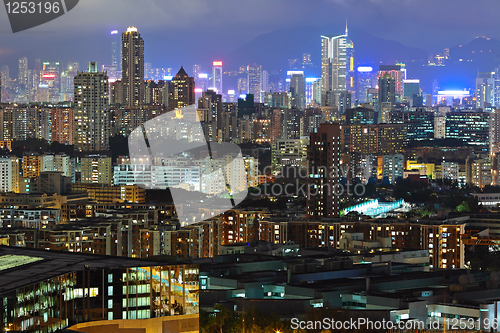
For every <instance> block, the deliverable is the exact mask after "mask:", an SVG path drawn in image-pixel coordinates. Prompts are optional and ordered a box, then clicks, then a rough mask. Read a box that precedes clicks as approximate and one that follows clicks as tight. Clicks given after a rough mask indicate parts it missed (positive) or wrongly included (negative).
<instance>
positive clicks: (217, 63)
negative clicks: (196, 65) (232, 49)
mask: <svg viewBox="0 0 500 333" xmlns="http://www.w3.org/2000/svg"><path fill="white" fill-rule="evenodd" d="M212 65H213V66H214V67H222V61H214V62H213V63H212Z"/></svg>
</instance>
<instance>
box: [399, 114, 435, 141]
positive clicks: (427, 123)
mask: <svg viewBox="0 0 500 333" xmlns="http://www.w3.org/2000/svg"><path fill="white" fill-rule="evenodd" d="M404 123H405V124H406V135H407V140H408V141H420V140H428V139H432V138H434V112H430V111H425V110H423V109H420V110H417V111H409V112H404Z"/></svg>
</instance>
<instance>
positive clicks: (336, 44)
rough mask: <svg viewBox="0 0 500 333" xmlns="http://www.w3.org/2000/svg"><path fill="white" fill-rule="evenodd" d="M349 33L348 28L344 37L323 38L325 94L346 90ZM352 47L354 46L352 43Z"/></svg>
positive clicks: (322, 73)
mask: <svg viewBox="0 0 500 333" xmlns="http://www.w3.org/2000/svg"><path fill="white" fill-rule="evenodd" d="M347 33H348V32H347V26H346V29H345V34H344V35H328V36H321V78H322V83H323V92H326V91H344V90H346V77H347V76H346V74H347V73H346V72H347V45H348V41H347ZM350 45H351V46H352V43H350ZM351 48H352V47H351Z"/></svg>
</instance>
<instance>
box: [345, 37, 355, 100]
mask: <svg viewBox="0 0 500 333" xmlns="http://www.w3.org/2000/svg"><path fill="white" fill-rule="evenodd" d="M355 76H356V69H355V65H354V44H353V42H352V41H351V40H349V39H348V40H347V43H346V90H347V91H349V92H350V93H352V94H355V93H356V82H355Z"/></svg>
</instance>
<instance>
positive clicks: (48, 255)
mask: <svg viewBox="0 0 500 333" xmlns="http://www.w3.org/2000/svg"><path fill="white" fill-rule="evenodd" d="M183 263H187V262H177V261H166V260H151V259H135V258H126V257H116V256H104V255H95V254H82V253H73V252H62V251H46V250H39V249H29V248H20V247H11V246H0V293H4V292H7V291H11V290H15V289H17V288H20V287H23V286H26V285H30V284H33V283H35V282H37V281H43V280H47V279H50V278H52V277H56V276H59V275H63V274H67V273H71V272H75V271H82V270H85V269H91V270H92V269H113V268H127V267H145V266H164V265H178V264H183Z"/></svg>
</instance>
